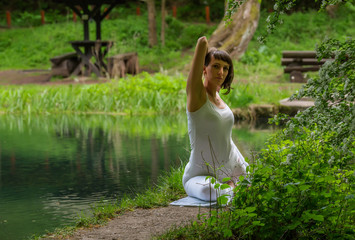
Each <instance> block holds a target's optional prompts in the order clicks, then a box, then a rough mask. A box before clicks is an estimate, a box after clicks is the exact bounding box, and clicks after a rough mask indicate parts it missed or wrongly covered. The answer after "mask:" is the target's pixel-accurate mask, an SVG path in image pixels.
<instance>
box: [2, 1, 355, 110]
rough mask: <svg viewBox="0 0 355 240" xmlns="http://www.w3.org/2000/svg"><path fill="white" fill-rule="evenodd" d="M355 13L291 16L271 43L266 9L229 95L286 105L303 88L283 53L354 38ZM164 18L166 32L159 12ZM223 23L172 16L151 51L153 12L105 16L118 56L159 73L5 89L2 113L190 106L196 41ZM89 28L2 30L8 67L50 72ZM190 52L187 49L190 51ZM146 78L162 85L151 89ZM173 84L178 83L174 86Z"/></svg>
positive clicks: (233, 99) (243, 101) (232, 99)
mask: <svg viewBox="0 0 355 240" xmlns="http://www.w3.org/2000/svg"><path fill="white" fill-rule="evenodd" d="M353 13H354V9H353V8H352V7H347V6H343V7H341V8H340V9H339V11H338V14H337V16H336V18H334V19H333V18H330V17H329V16H327V14H326V13H316V12H314V11H311V12H307V13H294V14H292V15H289V16H284V23H283V24H282V25H281V26H280V27H279V28H278V29H277V32H275V33H274V34H272V35H269V37H268V39H267V42H266V44H265V45H260V44H259V43H258V42H257V40H256V39H257V37H258V36H260V35H261V34H263V33H265V31H266V30H265V19H266V16H267V14H266V12H264V11H262V13H261V19H260V22H259V27H258V29H257V31H256V33H255V36H254V38H253V39H252V41H251V42H250V44H249V47H248V50H247V51H246V53H245V54H244V55H243V56H242V57H241V59H240V60H239V61H238V62H237V61H235V84H234V85H233V87H234V90H233V91H232V93H231V94H230V95H229V96H226V97H225V98H224V99H225V101H226V102H227V103H228V104H230V106H231V107H242V108H246V107H248V105H250V104H265V103H272V104H278V102H279V100H281V99H283V98H286V97H289V96H290V95H291V94H292V93H294V92H295V91H296V90H298V89H299V88H300V86H301V85H300V84H293V83H290V81H289V75H288V74H284V73H283V67H282V66H281V64H280V62H281V52H282V51H283V50H313V49H314V47H315V46H316V44H318V43H320V42H321V41H322V40H323V39H324V38H325V37H335V38H338V39H344V38H346V37H349V36H354V35H355V30H354V28H352V27H350V26H352V25H354V17H353V16H354V14H353ZM113 16H114V15H113ZM120 16H121V15H120ZM157 23H158V26H157V29H158V34H159V29H160V27H159V24H160V19H159V16H158V18H157ZM215 27H216V26H213V25H212V26H208V25H206V24H203V23H188V22H182V21H180V20H177V19H175V18H172V17H168V18H167V30H166V46H165V47H162V46H161V45H160V44H158V45H157V46H156V47H154V48H149V47H148V43H147V38H148V27H147V16H146V15H143V16H136V15H134V14H132V15H127V14H126V15H125V14H123V15H122V16H121V17H119V18H113V19H110V20H105V21H104V22H103V24H102V38H103V39H110V40H113V41H114V42H115V44H114V46H113V48H112V49H111V52H110V54H111V55H114V54H118V53H123V52H131V51H135V52H138V55H139V63H140V66H141V68H142V69H149V70H153V71H159V72H160V74H156V75H152V76H149V75H147V74H143V75H141V76H137V77H129V78H128V79H121V80H119V81H112V82H109V83H106V84H100V85H92V86H87V85H84V86H69V87H68V86H61V87H56V86H51V87H48V86H41V87H40V86H21V87H4V86H1V87H0V92H1V93H2V94H1V97H0V110H2V111H6V112H105V113H108V112H121V113H126V114H132V113H138V114H142V113H144V114H151V113H161V112H172V111H183V110H184V109H185V107H184V105H185V97H184V88H185V85H184V79H185V78H186V75H187V71H188V67H186V66H187V65H188V63H189V62H190V61H191V55H192V52H193V46H194V44H195V42H196V39H197V38H198V37H199V36H201V35H207V36H209V35H210V34H211V33H212V31H213V30H214V29H215ZM90 30H91V32H90V34H91V35H90V36H91V39H93V38H94V36H95V32H94V30H95V26H94V23H91V24H90ZM82 32H83V31H82V24H81V23H79V22H78V23H73V22H72V21H71V19H70V17H67V20H66V21H62V22H61V23H58V24H46V25H44V26H38V27H28V28H14V29H11V30H6V31H2V32H1V35H0V58H1V59H2V61H1V62H0V69H3V70H5V69H31V68H39V69H48V68H50V61H49V59H50V58H51V57H53V56H57V55H60V54H63V53H65V52H72V51H73V50H72V48H71V46H70V44H69V43H68V42H69V41H71V40H78V39H82V38H83V36H82V34H83V33H82ZM191 48H192V49H191ZM182 49H187V51H184V54H182ZM164 75H169V76H164ZM309 75H312V74H309ZM162 79H163V80H162ZM55 81H60V79H55ZM146 82H149V84H153V85H154V86H155V87H153V88H151V87H150V85H149V84H148V85H147V84H146ZM152 82H154V83H152ZM171 84H173V85H175V86H174V87H172V88H171ZM164 89H166V91H165V90H164Z"/></svg>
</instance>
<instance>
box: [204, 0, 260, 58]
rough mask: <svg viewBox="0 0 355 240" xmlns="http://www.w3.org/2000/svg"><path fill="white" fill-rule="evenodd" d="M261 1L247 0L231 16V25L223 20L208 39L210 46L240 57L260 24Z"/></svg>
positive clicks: (234, 56)
mask: <svg viewBox="0 0 355 240" xmlns="http://www.w3.org/2000/svg"><path fill="white" fill-rule="evenodd" d="M259 16H260V3H259V1H258V0H247V1H246V2H245V3H244V4H243V5H242V6H241V7H240V8H239V9H238V10H237V11H236V12H235V13H234V14H233V15H232V17H231V20H232V21H231V23H230V25H228V26H226V25H225V22H224V21H222V22H221V23H220V24H219V26H218V28H217V29H216V30H215V31H214V32H213V34H212V36H211V38H210V39H209V41H208V45H209V46H210V47H216V48H218V49H221V50H224V51H226V52H228V53H229V54H230V55H231V57H232V58H234V59H239V58H240V56H241V55H242V54H243V53H244V52H245V50H246V49H247V47H248V44H249V42H250V40H251V39H252V37H253V35H254V32H255V30H256V28H257V26H258V22H259Z"/></svg>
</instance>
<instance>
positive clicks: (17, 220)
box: [0, 114, 273, 240]
mask: <svg viewBox="0 0 355 240" xmlns="http://www.w3.org/2000/svg"><path fill="white" fill-rule="evenodd" d="M272 131H273V130H272V129H270V127H266V128H265V127H261V128H255V127H252V126H236V127H235V129H234V130H233V139H234V141H235V142H236V144H237V146H238V147H239V149H240V151H241V152H242V154H243V155H245V156H246V157H249V158H252V154H253V152H255V151H257V150H258V149H260V148H261V147H262V146H263V143H264V142H265V140H266V138H267V137H268V136H269V134H270V133H271V132H272ZM188 156H189V139H188V135H187V122H186V116H185V115H184V114H181V115H176V116H173V117H166V116H159V117H151V116H144V117H136V116H135V117H129V116H107V115H78V116H65V115H58V116H53V115H50V116H29V117H28V116H9V115H0V239H2V240H10V239H11V240H13V239H24V238H26V237H28V236H30V235H32V234H43V233H45V231H46V230H49V231H52V230H54V228H56V227H59V226H63V225H66V224H70V223H73V222H75V218H76V217H78V216H80V215H81V214H89V213H90V206H92V205H93V204H95V203H97V202H99V201H100V200H103V199H105V200H108V201H116V200H117V199H119V198H120V197H121V196H123V195H124V194H133V193H134V192H136V191H141V190H143V189H144V188H145V187H147V186H148V185H149V184H152V183H155V182H156V181H157V179H158V176H159V175H160V174H161V173H162V172H163V171H168V170H169V169H170V167H172V166H179V165H180V164H181V161H186V160H187V159H188Z"/></svg>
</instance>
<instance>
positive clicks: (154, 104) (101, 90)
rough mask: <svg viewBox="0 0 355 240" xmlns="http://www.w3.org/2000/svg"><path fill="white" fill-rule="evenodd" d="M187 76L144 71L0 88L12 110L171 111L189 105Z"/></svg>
mask: <svg viewBox="0 0 355 240" xmlns="http://www.w3.org/2000/svg"><path fill="white" fill-rule="evenodd" d="M185 84H186V82H185V81H184V77H183V76H176V77H174V78H173V77H169V76H165V75H162V74H156V75H154V76H151V75H149V74H147V73H143V74H140V75H137V76H131V77H128V78H127V79H120V80H112V81H110V82H108V83H105V84H91V85H69V86H49V87H44V86H35V85H32V86H22V87H14V86H6V87H1V88H0V110H2V111H6V112H9V113H17V112H21V113H43V112H48V113H58V112H106V113H108V112H115V113H124V114H152V113H157V112H159V113H171V112H174V111H180V110H182V109H184V108H185V94H184V91H183V90H182V89H184V88H185Z"/></svg>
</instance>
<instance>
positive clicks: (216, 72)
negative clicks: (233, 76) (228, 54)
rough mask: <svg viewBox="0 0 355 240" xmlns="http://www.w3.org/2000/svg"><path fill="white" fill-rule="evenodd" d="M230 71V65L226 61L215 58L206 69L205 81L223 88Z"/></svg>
mask: <svg viewBox="0 0 355 240" xmlns="http://www.w3.org/2000/svg"><path fill="white" fill-rule="evenodd" d="M228 71H229V64H228V63H226V62H225V61H222V60H218V59H215V58H214V57H213V56H212V58H211V62H210V63H209V64H208V66H207V67H205V68H204V76H205V80H207V81H209V83H213V84H216V85H217V86H218V87H220V86H222V84H223V82H224V80H225V79H226V77H227V75H228Z"/></svg>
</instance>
